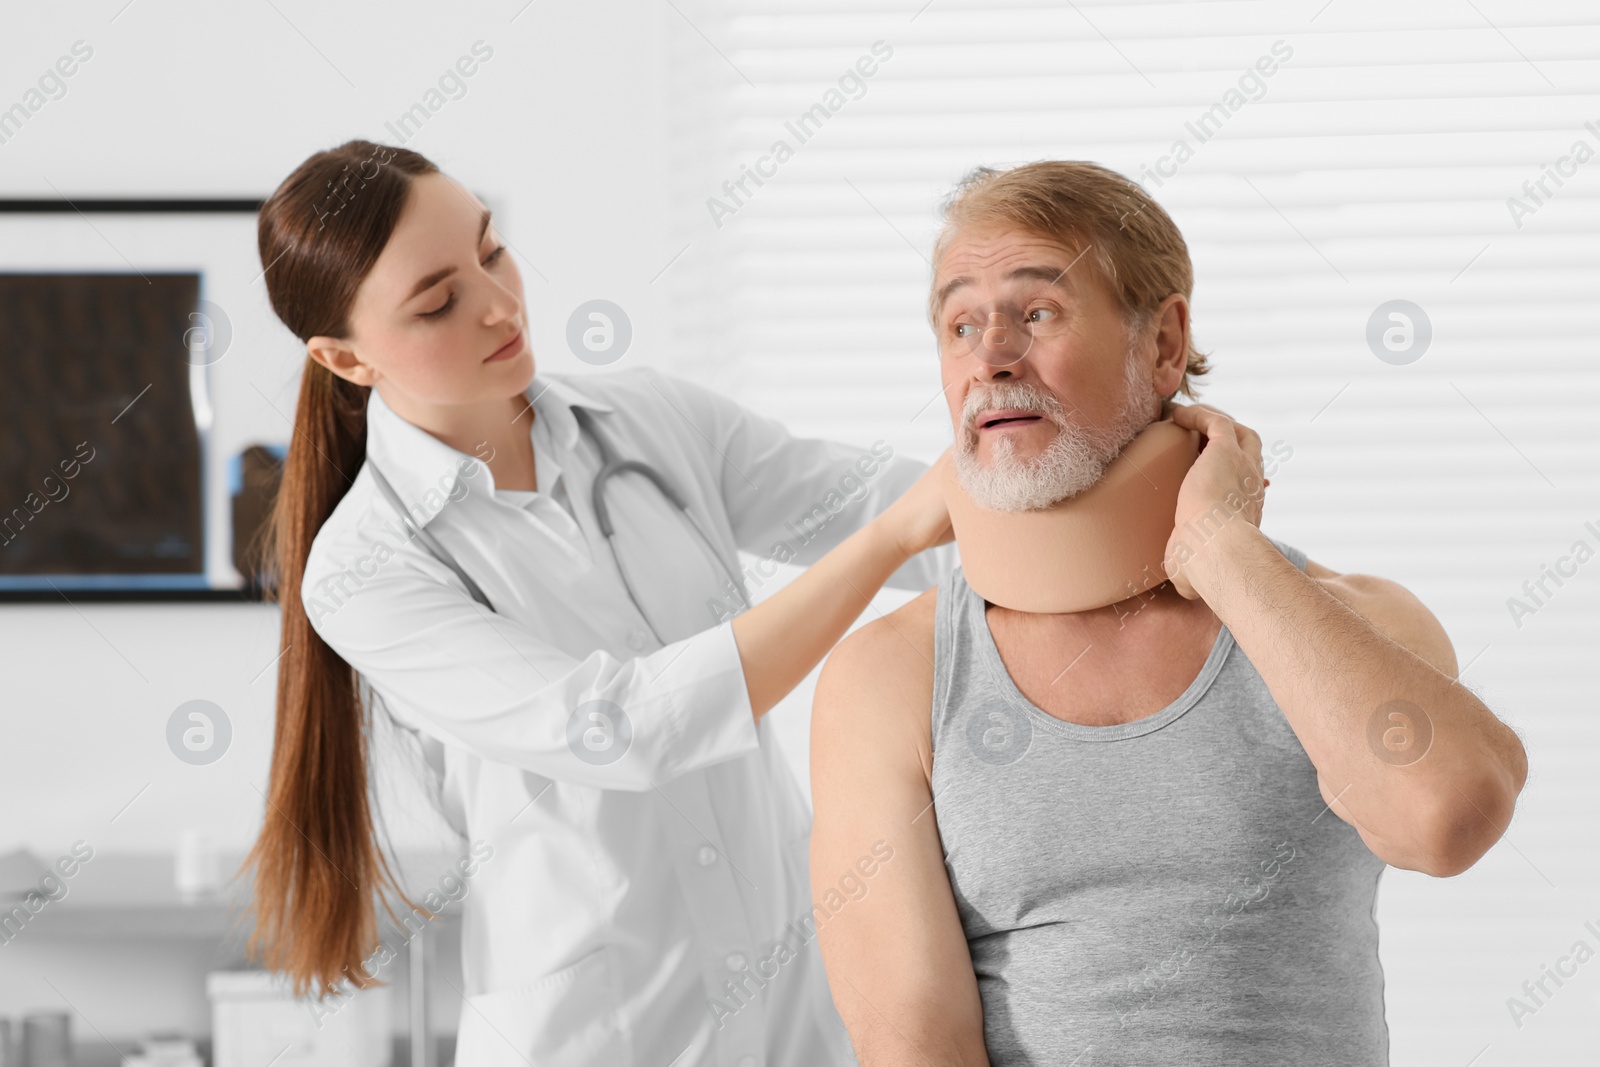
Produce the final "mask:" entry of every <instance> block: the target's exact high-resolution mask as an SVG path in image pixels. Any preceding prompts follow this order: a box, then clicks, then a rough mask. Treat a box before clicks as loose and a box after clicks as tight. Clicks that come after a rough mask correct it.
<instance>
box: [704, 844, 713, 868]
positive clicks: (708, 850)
mask: <svg viewBox="0 0 1600 1067" xmlns="http://www.w3.org/2000/svg"><path fill="white" fill-rule="evenodd" d="M715 862H717V850H716V849H714V848H712V847H711V846H710V845H701V846H700V866H702V867H709V866H711V865H712V864H713V863H715Z"/></svg>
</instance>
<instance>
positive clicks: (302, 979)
mask: <svg viewBox="0 0 1600 1067" xmlns="http://www.w3.org/2000/svg"><path fill="white" fill-rule="evenodd" d="M437 171H438V168H437V167H436V166H435V165H434V164H433V163H431V162H430V161H429V160H427V159H426V158H424V157H423V156H421V155H419V154H417V153H416V152H412V151H409V150H407V149H404V148H392V147H388V146H384V145H378V144H374V143H372V142H370V141H361V140H354V141H347V142H346V143H344V144H342V145H340V146H338V147H337V148H334V149H330V150H328V151H324V152H318V153H316V154H315V155H312V156H311V157H310V158H308V159H307V160H306V161H305V162H304V163H302V164H300V166H299V167H297V168H296V169H295V171H294V173H292V174H290V175H289V177H288V178H286V179H285V180H284V181H283V184H281V185H280V186H279V187H278V189H277V190H276V191H275V192H274V193H273V194H272V196H271V197H269V198H268V199H267V201H266V203H265V204H263V206H262V208H261V215H260V219H259V221H258V224H257V245H258V248H259V251H260V255H261V265H262V267H263V268H264V270H265V279H266V286H267V294H268V297H269V298H270V300H271V302H272V309H273V311H274V312H275V313H276V314H277V316H278V318H279V319H281V320H282V321H283V323H284V325H286V326H288V328H289V329H290V330H291V331H292V332H293V333H294V335H295V336H296V337H298V338H300V340H301V341H306V340H308V339H309V338H311V337H314V336H318V335H324V336H328V337H341V338H342V337H347V336H349V314H350V309H351V305H352V304H353V303H354V301H355V295H356V290H357V289H358V288H359V287H360V285H361V282H362V279H364V278H365V277H366V275H367V273H368V271H370V270H371V269H372V265H373V263H374V262H375V261H376V260H377V258H378V255H379V253H380V252H382V251H383V247H384V245H385V244H387V243H388V240H389V237H390V235H391V234H392V233H393V232H394V227H395V224H396V222H397V221H398V219H399V217H400V212H401V210H402V209H403V208H404V206H405V203H406V198H407V196H408V194H409V192H410V188H411V180H412V178H414V177H416V176H419V175H423V174H431V173H436V172H437ZM368 392H369V387H367V386H359V385H355V384H352V383H351V382H347V381H345V380H344V379H343V378H340V377H338V376H337V375H335V374H334V373H332V372H331V371H329V370H328V369H327V368H326V367H324V366H323V365H322V364H320V363H318V362H317V361H315V360H313V359H311V358H310V357H309V356H308V357H307V359H306V363H305V369H304V371H303V374H302V377H301V380H300V398H299V401H298V403H297V405H296V407H295V417H294V432H293V436H292V438H291V440H290V443H289V450H288V455H287V457H286V459H285V461H284V469H283V479H282V483H281V485H280V488H279V490H278V495H277V499H276V501H275V502H274V505H273V511H272V517H271V520H270V522H269V523H268V526H267V533H266V535H265V537H264V540H263V546H264V553H263V558H264V560H265V561H266V564H267V571H268V576H267V579H266V581H265V585H266V586H267V590H268V593H267V595H268V596H269V597H270V598H271V599H273V600H275V601H276V602H277V603H278V604H279V606H280V607H281V609H282V614H283V633H282V643H281V648H282V655H281V656H280V658H279V660H278V696H277V725H276V733H275V737H274V741H273V746H272V772H271V780H270V783H269V786H268V793H267V798H266V810H265V813H264V815H263V820H262V827H261V835H260V837H259V838H258V839H257V840H256V843H255V845H254V847H252V848H251V850H250V854H249V855H248V856H247V857H246V858H245V861H244V866H243V868H241V873H242V872H243V870H244V869H245V868H249V867H251V866H252V865H253V866H254V868H255V872H254V885H253V891H252V899H251V910H252V912H253V914H254V918H255V929H254V931H253V932H252V934H251V936H250V942H249V946H248V948H247V952H248V953H249V955H250V957H251V958H252V959H260V960H262V961H263V962H264V963H265V964H266V966H267V967H268V968H270V969H271V970H273V971H277V972H280V973H283V974H285V975H287V976H288V977H289V978H290V979H291V980H292V983H293V988H294V992H295V993H296V995H303V994H304V993H306V992H307V991H308V990H311V989H313V988H315V989H316V990H317V991H318V992H319V994H320V995H327V994H329V993H331V992H333V991H334V987H335V985H336V983H340V984H342V983H348V984H349V985H352V986H354V987H356V988H365V987H366V986H368V985H372V984H374V982H373V980H372V976H371V975H370V974H368V973H367V971H366V968H365V966H364V961H365V960H366V958H367V956H368V955H369V953H370V952H371V951H372V950H373V949H374V948H375V947H376V946H377V940H378V937H377V911H376V907H375V900H379V899H381V900H383V902H384V907H385V908H386V909H387V908H389V905H388V901H387V899H386V898H385V897H384V895H383V892H384V887H385V886H386V885H387V886H391V887H393V888H394V889H395V890H396V892H397V893H400V887H399V885H398V883H397V882H396V880H395V878H394V876H393V873H392V871H391V869H390V867H389V863H388V860H387V859H386V858H385V857H384V855H383V851H382V849H380V848H379V847H378V844H377V841H376V839H375V837H374V834H373V817H372V810H371V808H370V806H369V801H368V774H367V733H366V723H365V712H364V709H363V703H362V700H361V693H360V686H359V679H358V676H357V674H356V672H355V670H354V669H352V668H351V667H350V665H349V664H348V663H346V662H345V661H344V660H342V659H341V658H340V657H339V655H338V654H337V653H336V652H334V651H333V649H331V648H329V647H328V646H327V645H326V644H324V643H323V641H322V639H321V638H320V637H319V636H318V635H317V633H316V631H315V630H313V629H312V628H311V622H310V620H309V619H308V618H307V617H306V612H305V608H304V605H302V603H301V600H300V583H301V579H302V577H303V575H304V573H305V566H306V557H307V555H308V554H309V553H310V551H311V542H312V539H313V538H315V537H316V535H317V531H318V530H319V529H321V527H322V524H323V522H324V521H326V520H327V518H328V516H329V515H330V514H331V513H332V512H333V509H334V507H335V505H337V504H338V503H339V501H340V499H341V498H342V497H343V496H344V494H345V493H346V492H347V491H348V490H349V488H350V483H351V482H352V481H353V480H354V479H355V476H356V472H357V471H359V470H360V469H361V465H362V462H363V461H364V459H365V457H366V441H367V427H366V405H367V394H368ZM400 895H401V899H404V895H403V893H400ZM406 903H407V904H408V905H409V904H410V903H411V902H410V901H409V900H408V901H406ZM389 914H390V916H391V917H393V915H394V913H393V910H392V909H390V910H389ZM424 914H426V913H425V912H424Z"/></svg>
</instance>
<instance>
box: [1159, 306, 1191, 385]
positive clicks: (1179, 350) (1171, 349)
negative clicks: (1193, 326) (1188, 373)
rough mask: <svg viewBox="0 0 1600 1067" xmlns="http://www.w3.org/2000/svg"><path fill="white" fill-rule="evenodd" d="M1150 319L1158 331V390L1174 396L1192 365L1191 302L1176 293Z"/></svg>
mask: <svg viewBox="0 0 1600 1067" xmlns="http://www.w3.org/2000/svg"><path fill="white" fill-rule="evenodd" d="M1151 319H1152V321H1153V322H1154V323H1155V331H1156V364H1155V379H1156V380H1155V387H1156V391H1157V392H1158V393H1160V394H1161V395H1162V396H1165V397H1171V396H1174V395H1176V394H1177V392H1178V387H1179V386H1180V385H1181V384H1182V383H1183V372H1184V371H1185V370H1187V369H1188V366H1189V301H1188V300H1186V299H1185V298H1184V296H1183V294H1182V293H1173V294H1172V295H1171V296H1169V297H1167V298H1166V299H1165V300H1163V301H1162V302H1161V305H1160V306H1159V307H1157V308H1156V310H1155V313H1154V314H1153V315H1152V316H1151Z"/></svg>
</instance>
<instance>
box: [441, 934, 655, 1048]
mask: <svg viewBox="0 0 1600 1067" xmlns="http://www.w3.org/2000/svg"><path fill="white" fill-rule="evenodd" d="M628 1056H629V1054H628V1052H627V1041H626V1038H625V1037H624V1035H623V1034H622V1032H621V1030H620V1028H619V1025H618V1015H617V1006H616V1003H615V994H614V992H613V989H612V984H611V971H610V965H609V961H608V960H607V958H606V950H605V949H603V948H602V949H597V950H596V951H594V952H592V953H590V954H589V955H587V956H585V957H583V959H581V960H579V961H578V962H577V963H575V964H573V965H572V966H570V967H567V968H565V969H563V970H560V971H556V972H555V973H554V974H550V975H546V976H545V977H543V978H541V979H539V980H538V981H534V982H529V983H527V984H525V985H519V986H512V987H511V988H509V989H497V990H494V991H492V992H489V993H480V994H478V995H477V996H471V997H468V998H467V999H466V1003H465V1004H464V1005H463V1006H462V1009H461V1027H460V1031H459V1033H458V1034H457V1037H456V1063H457V1064H458V1065H459V1067H528V1064H530V1063H534V1064H538V1065H539V1067H591V1065H598V1064H615V1063H626V1062H629V1058H628Z"/></svg>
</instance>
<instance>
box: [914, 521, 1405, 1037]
mask: <svg viewBox="0 0 1600 1067" xmlns="http://www.w3.org/2000/svg"><path fill="white" fill-rule="evenodd" d="M1273 543H1274V544H1276V545H1277V546H1278V550H1279V551H1280V552H1282V553H1283V554H1284V555H1285V556H1286V557H1287V558H1288V559H1290V560H1291V561H1292V562H1293V563H1294V564H1295V566H1297V567H1299V568H1301V569H1302V570H1304V569H1305V565H1306V558H1305V556H1304V554H1302V553H1301V552H1299V551H1298V550H1297V549H1294V548H1291V547H1289V546H1287V545H1285V544H1283V543H1281V542H1278V541H1274V542H1273ZM984 609H985V602H984V600H983V598H982V597H980V596H978V595H977V594H976V593H974V592H973V591H972V587H971V586H969V585H968V584H967V582H966V578H965V576H964V575H963V574H962V572H961V570H960V569H959V568H957V569H956V570H954V571H952V572H951V573H950V574H949V575H948V576H947V577H946V578H945V579H944V581H942V582H941V583H940V585H939V592H938V602H937V622H936V626H935V638H934V696H933V721H932V727H933V778H932V788H933V797H934V811H935V814H936V817H937V820H938V826H939V837H940V839H941V841H942V843H943V846H944V852H945V868H946V870H947V871H948V872H949V875H950V885H951V888H952V889H953V890H954V892H955V901H956V908H957V910H958V911H959V912H960V916H961V924H962V926H963V928H964V929H965V932H966V937H967V946H968V948H969V949H970V951H971V954H972V967H973V970H974V972H975V973H976V975H977V979H978V991H979V993H980V995H981V996H982V999H983V1028H984V1041H985V1043H986V1044H987V1045H988V1049H989V1060H990V1063H991V1064H993V1065H994V1067H1011V1065H1019V1064H1030V1065H1031V1064H1062V1065H1066V1064H1072V1065H1073V1067H1105V1065H1109V1064H1129V1065H1133V1064H1138V1065H1146V1064H1173V1063H1181V1064H1184V1065H1186V1067H1208V1065H1213V1064H1214V1065H1217V1067H1222V1065H1227V1067H1239V1065H1244V1064H1263V1065H1268V1064H1270V1065H1274V1067H1276V1065H1280V1064H1285V1063H1297V1064H1298V1063H1305V1064H1337V1065H1339V1067H1385V1065H1387V1064H1388V1062H1389V1031H1388V1027H1387V1025H1386V1023H1385V1020H1384V1010H1383V971H1382V968H1381V967H1380V965H1379V962H1378V928H1377V923H1376V921H1375V919H1374V915H1373V908H1374V904H1375V900H1376V896H1377V888H1378V877H1379V875H1380V874H1381V873H1382V872H1383V869H1384V863H1383V861H1382V860H1380V859H1378V858H1377V857H1376V856H1374V855H1373V854H1372V852H1371V851H1370V850H1368V848H1367V846H1366V844H1365V843H1364V842H1363V841H1362V840H1361V838H1360V836H1359V835H1358V834H1357V833H1356V831H1355V828H1354V827H1352V826H1350V825H1348V824H1347V823H1345V822H1344V821H1343V820H1341V819H1340V818H1339V817H1338V816H1336V815H1334V814H1333V813H1332V812H1331V811H1328V810H1327V809H1326V806H1325V804H1324V802H1323V799H1322V796H1321V794H1320V793H1319V792H1318V790H1317V779H1316V770H1315V768H1314V767H1313V766H1312V764H1311V760H1310V759H1309V758H1308V757H1307V756H1306V753H1305V749H1304V748H1302V747H1301V745H1300V741H1299V739H1298V738H1296V737H1295V734H1294V731H1293V730H1291V729H1290V727H1289V724H1288V721H1287V720H1285V718H1284V717H1283V713H1282V712H1281V711H1280V710H1279V708H1278V705H1277V704H1276V703H1275V702H1274V701H1273V699H1272V694H1271V693H1270V692H1269V691H1268V690H1267V687H1266V684H1265V683H1264V682H1263V681H1262V680H1261V676H1260V675H1259V674H1258V673H1257V672H1256V669H1255V667H1254V666H1253V665H1252V664H1251V662H1250V660H1249V658H1248V657H1246V656H1245V654H1244V652H1243V651H1242V650H1241V649H1240V648H1238V647H1237V646H1236V645H1235V644H1234V641H1233V635H1232V634H1231V633H1229V632H1228V628H1227V627H1226V626H1223V627H1222V628H1221V629H1220V631H1219V632H1218V634H1217V639H1216V643H1215V644H1214V645H1213V646H1212V649H1211V654H1210V656H1209V657H1208V658H1207V659H1206V661H1205V665H1204V666H1203V667H1201V668H1200V673H1199V675H1198V676H1197V677H1196V678H1195V679H1194V681H1193V682H1192V683H1191V684H1190V685H1189V688H1188V689H1187V690H1185V691H1184V692H1183V694H1182V695H1181V696H1179V697H1178V698H1177V699H1176V700H1174V701H1173V702H1172V703H1171V704H1169V705H1168V706H1167V707H1165V708H1163V709H1161V710H1160V711H1158V712H1156V713H1155V714H1154V715H1151V716H1148V717H1146V718H1143V719H1139V720H1136V721H1134V722H1129V723H1123V724H1120V725H1115V726H1082V725H1079V724H1076V723H1069V722H1064V721H1062V720H1061V719H1058V718H1056V717H1054V716H1052V715H1050V714H1048V713H1047V712H1045V711H1043V710H1041V709H1040V708H1038V707H1037V706H1036V705H1034V704H1033V703H1032V702H1031V701H1030V700H1028V698H1027V697H1025V696H1023V695H1022V693H1021V691H1020V690H1018V689H1017V687H1016V685H1015V684H1014V683H1013V682H1012V680H1011V677H1010V675H1009V674H1008V673H1007V672H1006V668H1005V665H1004V663H1003V662H1002V661H1001V659H1000V653H999V651H998V649H997V648H996V647H995V643H994V637H993V635H992V634H991V633H990V630H989V625H988V621H987V618H986V616H985V613H984ZM1134 624H1135V622H1130V623H1129V625H1134ZM1070 679H1071V675H1070V674H1068V675H1066V676H1065V677H1064V678H1063V679H1062V684H1069V683H1070Z"/></svg>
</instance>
